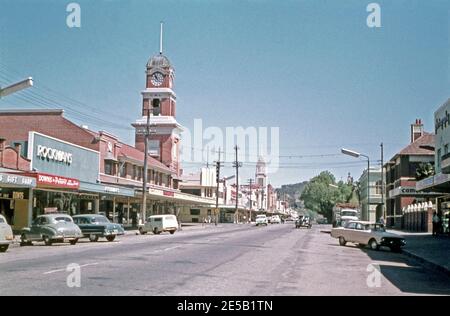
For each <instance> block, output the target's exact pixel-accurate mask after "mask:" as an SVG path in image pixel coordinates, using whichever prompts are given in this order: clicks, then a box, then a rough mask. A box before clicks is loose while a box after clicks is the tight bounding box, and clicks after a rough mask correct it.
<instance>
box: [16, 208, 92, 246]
mask: <svg viewBox="0 0 450 316" xmlns="http://www.w3.org/2000/svg"><path fill="white" fill-rule="evenodd" d="M82 237H83V233H82V232H81V230H80V228H79V227H78V226H77V225H75V223H74V222H73V219H72V217H70V216H69V215H66V214H51V215H40V216H38V217H37V218H36V219H35V220H34V221H33V224H32V225H31V227H27V228H24V229H23V230H22V234H21V237H20V239H21V243H20V245H21V246H26V245H31V244H32V242H33V241H44V242H45V245H47V246H51V245H52V244H53V243H63V242H65V241H69V242H70V244H71V245H75V244H76V243H77V242H78V239H79V238H82Z"/></svg>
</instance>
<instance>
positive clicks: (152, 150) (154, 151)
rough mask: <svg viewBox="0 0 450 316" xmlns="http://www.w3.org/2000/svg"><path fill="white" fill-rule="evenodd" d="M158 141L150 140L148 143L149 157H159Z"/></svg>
mask: <svg viewBox="0 0 450 316" xmlns="http://www.w3.org/2000/svg"><path fill="white" fill-rule="evenodd" d="M159 144H160V143H159V140H157V139H151V140H150V141H149V142H148V145H149V149H148V153H149V154H150V156H157V157H159V146H160V145H159Z"/></svg>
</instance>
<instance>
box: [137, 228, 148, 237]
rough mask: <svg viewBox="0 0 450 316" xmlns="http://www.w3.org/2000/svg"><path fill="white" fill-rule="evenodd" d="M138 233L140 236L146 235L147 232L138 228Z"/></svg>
mask: <svg viewBox="0 0 450 316" xmlns="http://www.w3.org/2000/svg"><path fill="white" fill-rule="evenodd" d="M139 233H140V234H141V235H145V234H147V232H146V231H144V229H143V228H142V227H139Z"/></svg>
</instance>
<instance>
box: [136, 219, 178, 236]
mask: <svg viewBox="0 0 450 316" xmlns="http://www.w3.org/2000/svg"><path fill="white" fill-rule="evenodd" d="M177 229H178V221H177V218H176V216H175V215H153V216H150V217H149V218H148V219H147V222H146V223H145V224H144V225H141V226H140V227H139V232H140V233H141V234H142V235H145V234H147V233H148V232H153V234H155V235H159V234H161V233H162V232H169V233H171V234H175V232H176V231H177Z"/></svg>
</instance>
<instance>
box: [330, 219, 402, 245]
mask: <svg viewBox="0 0 450 316" xmlns="http://www.w3.org/2000/svg"><path fill="white" fill-rule="evenodd" d="M331 237H334V238H338V239H339V244H340V245H341V246H345V245H346V244H347V242H351V243H355V244H358V245H359V246H361V247H364V246H366V245H369V247H370V248H371V249H373V250H379V249H380V247H382V246H384V247H389V248H390V249H391V250H392V251H394V252H399V251H401V248H402V247H403V246H405V245H406V241H405V239H404V238H402V237H401V236H398V235H396V234H392V233H388V232H386V230H385V228H384V226H383V225H381V224H375V223H371V222H363V221H350V222H348V223H347V225H346V226H345V227H336V228H333V229H332V230H331Z"/></svg>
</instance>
